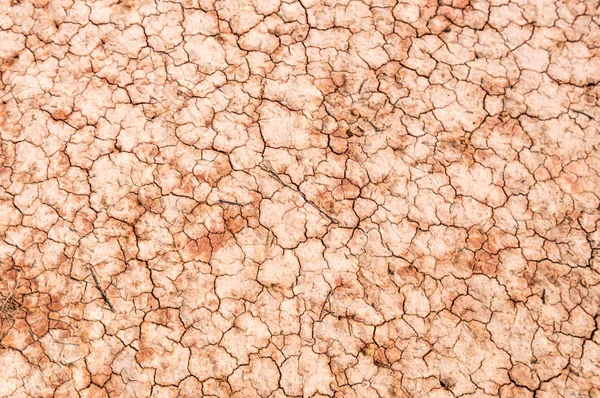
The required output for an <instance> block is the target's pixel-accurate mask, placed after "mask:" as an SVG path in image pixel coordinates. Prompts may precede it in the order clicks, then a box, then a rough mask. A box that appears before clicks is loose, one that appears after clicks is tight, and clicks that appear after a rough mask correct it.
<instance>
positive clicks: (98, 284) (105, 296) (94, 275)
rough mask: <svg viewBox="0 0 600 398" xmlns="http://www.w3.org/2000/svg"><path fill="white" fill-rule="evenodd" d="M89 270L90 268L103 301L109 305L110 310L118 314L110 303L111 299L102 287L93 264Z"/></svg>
mask: <svg viewBox="0 0 600 398" xmlns="http://www.w3.org/2000/svg"><path fill="white" fill-rule="evenodd" d="M89 268H90V273H91V274H92V278H93V279H94V283H95V284H96V289H98V291H99V292H100V295H101V296H102V299H103V300H104V302H105V303H106V305H108V306H109V307H110V310H111V311H112V312H116V311H115V307H114V306H113V305H112V303H111V302H110V299H109V298H108V296H107V295H106V292H105V291H104V289H102V287H101V286H100V282H99V281H98V277H97V276H96V273H95V272H94V268H93V266H92V265H91V264H90V265H89Z"/></svg>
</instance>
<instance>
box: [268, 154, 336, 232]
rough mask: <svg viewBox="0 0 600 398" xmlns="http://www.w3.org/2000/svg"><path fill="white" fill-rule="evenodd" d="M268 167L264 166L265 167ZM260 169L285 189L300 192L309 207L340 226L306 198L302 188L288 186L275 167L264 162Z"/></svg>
mask: <svg viewBox="0 0 600 398" xmlns="http://www.w3.org/2000/svg"><path fill="white" fill-rule="evenodd" d="M263 164H264V165H266V166H264V165H263ZM258 167H260V168H261V169H262V170H264V171H266V172H267V173H269V174H270V175H271V176H272V177H273V178H275V179H276V180H277V181H279V183H280V184H281V185H283V186H284V187H288V188H290V189H291V190H293V191H296V192H298V194H299V195H300V196H302V199H304V201H305V202H306V203H308V204H309V205H311V206H312V207H314V208H315V209H317V211H318V212H319V213H321V214H322V215H323V216H325V217H326V218H327V219H328V220H329V221H331V222H333V223H336V224H339V223H340V222H339V221H338V220H336V219H335V218H333V217H332V216H330V215H329V214H328V213H327V212H326V211H325V210H323V209H322V208H321V207H319V206H317V204H316V203H315V202H313V201H312V200H310V199H308V198H307V197H306V195H305V194H304V192H302V191H301V190H300V188H298V187H297V186H296V185H290V184H286V183H285V182H284V181H283V180H282V179H281V177H279V175H278V174H277V173H276V172H275V169H273V167H272V166H271V164H269V163H268V162H266V161H265V162H263V163H261V164H260V165H258Z"/></svg>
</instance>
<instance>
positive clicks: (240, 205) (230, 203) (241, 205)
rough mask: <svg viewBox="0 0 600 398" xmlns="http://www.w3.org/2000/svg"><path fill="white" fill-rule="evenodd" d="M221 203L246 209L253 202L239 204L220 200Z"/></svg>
mask: <svg viewBox="0 0 600 398" xmlns="http://www.w3.org/2000/svg"><path fill="white" fill-rule="evenodd" d="M219 203H223V204H225V205H233V206H239V207H244V206H246V205H249V204H250V203H252V202H249V203H237V202H232V201H229V200H224V199H219Z"/></svg>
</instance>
